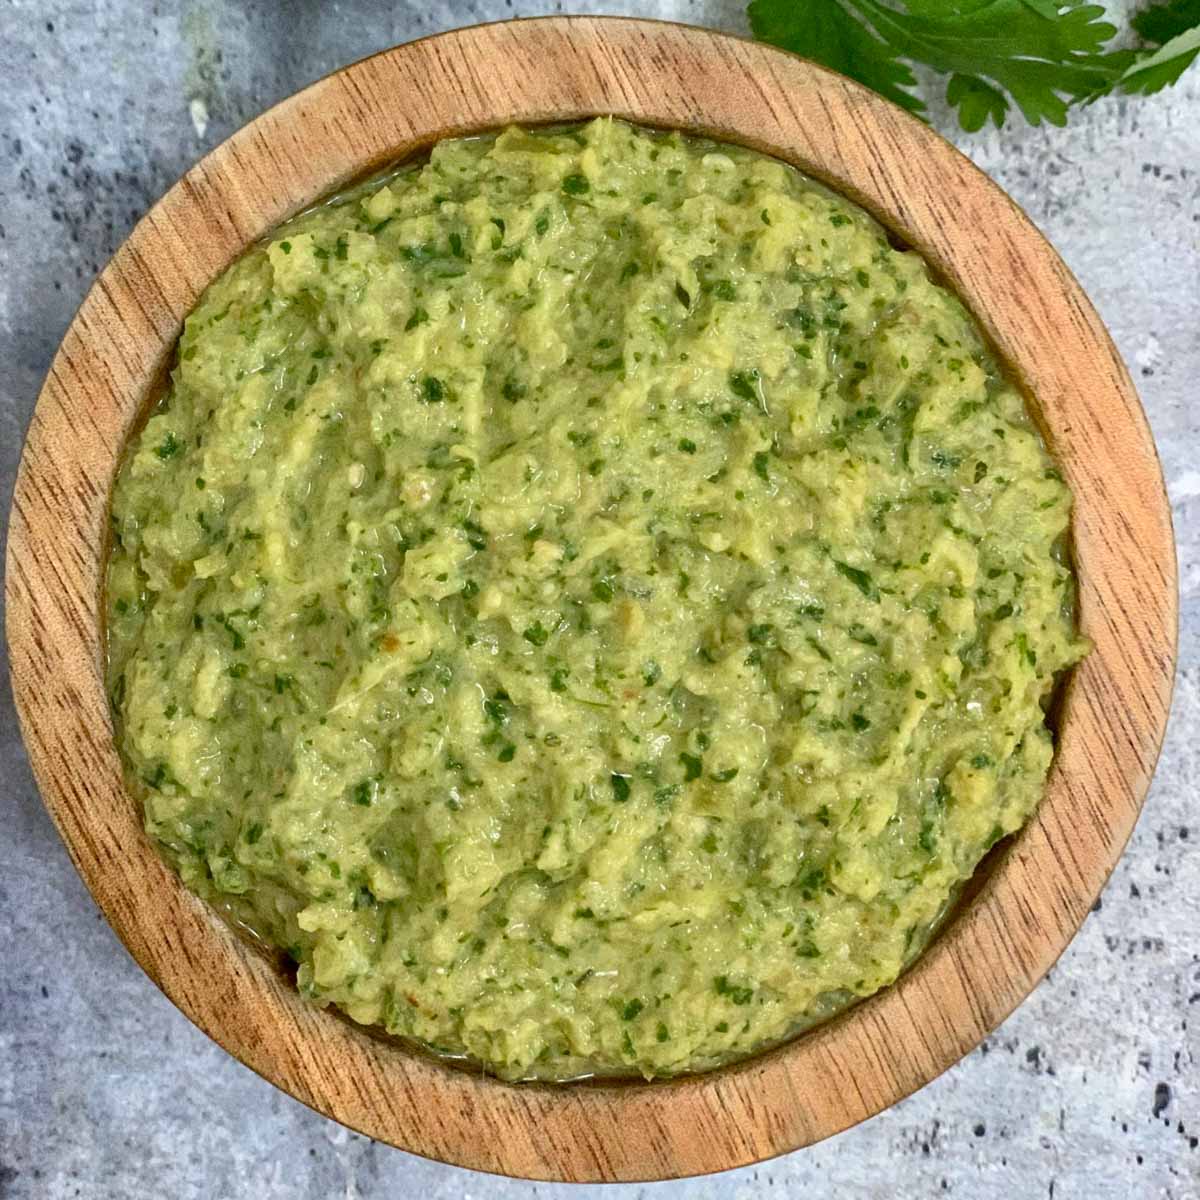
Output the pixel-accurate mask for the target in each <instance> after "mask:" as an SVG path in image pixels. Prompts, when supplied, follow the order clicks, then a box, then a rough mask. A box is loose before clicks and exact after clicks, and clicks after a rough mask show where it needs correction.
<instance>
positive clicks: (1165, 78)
mask: <svg viewBox="0 0 1200 1200" xmlns="http://www.w3.org/2000/svg"><path fill="white" fill-rule="evenodd" d="M1198 56H1200V28H1198V29H1190V30H1188V31H1187V32H1186V33H1181V34H1179V35H1178V36H1177V37H1173V38H1171V40H1170V41H1168V42H1167V43H1165V44H1164V45H1163V46H1161V47H1160V48H1159V49H1158V50H1156V51H1154V52H1153V53H1152V54H1149V55H1146V56H1144V57H1142V58H1139V59H1138V60H1137V61H1136V62H1135V63H1134V64H1133V65H1132V66H1131V67H1130V68H1129V69H1128V70H1127V71H1126V72H1125V74H1124V75H1122V76H1121V91H1123V92H1127V93H1129V94H1130V95H1135V96H1151V95H1153V94H1154V93H1155V92H1161V91H1162V89H1163V88H1165V87H1169V86H1170V85H1171V84H1173V83H1174V82H1175V81H1176V80H1177V79H1178V78H1179V77H1180V75H1182V74H1183V73H1184V71H1186V70H1187V69H1188V67H1190V66H1191V65H1192V63H1194V62H1195V61H1196V58H1197V57H1198Z"/></svg>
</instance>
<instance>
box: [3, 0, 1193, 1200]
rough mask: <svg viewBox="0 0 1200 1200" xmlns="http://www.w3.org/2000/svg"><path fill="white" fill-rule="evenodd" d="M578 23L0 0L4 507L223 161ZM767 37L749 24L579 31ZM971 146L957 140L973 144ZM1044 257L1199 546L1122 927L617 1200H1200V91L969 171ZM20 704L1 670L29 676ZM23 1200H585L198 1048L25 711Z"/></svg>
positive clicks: (15, 820)
mask: <svg viewBox="0 0 1200 1200" xmlns="http://www.w3.org/2000/svg"><path fill="white" fill-rule="evenodd" d="M563 7H564V5H561V4H559V5H555V4H551V3H540V2H539V3H527V2H525V0H507V3H504V2H500V0H494V2H490V3H483V2H479V3H465V2H458V3H453V2H451V0H440V2H435V3H419V2H415V3H410V2H400V0H353V2H352V0H343V2H342V3H331V2H328V0H325V2H322V0H260V2H256V0H243V2H240V3H239V2H238V0H203V2H193V3H179V4H171V3H167V2H165V0H164V2H163V3H159V4H150V3H149V2H148V0H88V2H86V3H85V2H84V0H41V2H35V0H24V2H22V0H0V80H2V81H3V84H4V86H3V87H0V488H2V493H3V498H4V504H3V508H4V511H5V513H7V505H8V497H9V494H10V491H11V488H12V480H13V475H14V472H15V470H16V465H17V460H18V456H19V453H20V446H21V439H22V437H23V435H24V430H25V427H26V424H27V423H28V420H29V415H30V413H31V411H32V409H33V402H34V397H35V395H36V393H37V390H38V388H39V386H40V384H41V380H42V377H43V375H44V373H45V371H46V368H47V366H48V365H49V362H50V358H51V355H52V354H53V352H54V349H55V346H56V345H57V343H58V340H59V338H60V337H61V335H62V333H63V330H64V329H65V328H66V325H67V323H68V321H69V320H70V318H71V315H72V313H73V312H74V310H75V308H76V306H77V304H78V303H79V301H80V299H81V297H82V296H83V294H84V292H85V291H86V289H87V287H88V285H89V284H90V282H91V280H92V278H93V277H94V276H95V274H96V272H97V271H98V270H99V269H100V267H101V266H102V265H103V264H104V262H105V260H106V259H107V258H108V256H109V255H110V254H111V253H112V251H113V250H114V249H115V248H116V247H117V245H118V244H119V243H120V242H121V240H122V239H123V238H124V237H125V235H126V234H127V232H128V231H129V229H130V227H131V226H132V225H133V223H134V222H135V221H136V220H137V219H138V218H139V217H140V216H141V215H142V213H143V212H145V210H146V209H147V207H148V206H149V205H150V204H151V203H152V202H153V201H154V200H155V199H157V197H158V196H159V195H160V194H161V193H162V192H163V191H164V190H165V189H166V188H167V187H168V186H169V184H170V183H171V182H172V181H173V180H174V179H175V178H176V177H177V176H178V175H179V174H181V173H182V172H183V171H184V170H185V169H186V168H187V167H188V166H189V165H190V164H191V163H192V162H193V161H194V160H195V159H196V158H197V157H198V156H199V155H200V154H201V153H203V152H204V151H205V150H207V149H209V148H210V147H211V146H213V145H215V144H216V143H217V142H219V141H220V140H221V139H223V138H225V137H226V136H228V134H229V133H230V132H232V131H233V130H234V129H235V128H236V127H237V126H239V125H241V124H242V123H243V122H244V121H246V120H248V119H249V118H250V117H252V116H254V115H255V114H256V113H258V112H259V111H261V110H262V109H263V108H265V107H267V106H268V105H270V104H271V103H273V102H274V101H275V100H277V99H280V98H281V97H283V96H285V95H287V94H288V93H290V92H292V91H294V90H296V89H297V88H299V87H301V86H303V85H304V84H305V83H308V82H309V81H311V80H313V79H315V78H317V77H318V76H320V75H322V74H324V73H325V72H327V71H330V70H332V69H333V68H335V67H337V66H340V65H342V64H343V63H346V62H349V61H351V60H352V59H355V58H359V57H361V56H362V55H364V54H368V53H370V52H371V51H374V50H377V49H380V48H383V47H385V46H389V45H392V44H394V43H397V42H403V41H406V40H409V39H411V38H413V37H417V36H420V35H422V34H426V33H431V32H434V31H436V30H439V29H445V28H450V27H453V26H456V25H465V24H470V23H473V22H476V21H482V20H491V19H495V18H499V17H506V16H514V15H532V14H535V13H541V12H549V11H557V10H561V9H562V8H563ZM565 7H567V8H568V10H570V11H575V12H584V11H609V12H613V11H621V12H629V13H637V14H640V15H645V16H658V17H666V18H675V19H680V20H685V21H690V22H693V23H696V24H707V25H713V26H717V27H720V28H726V29H731V30H734V31H742V30H744V16H743V7H742V5H741V4H740V3H738V2H737V0H697V2H695V3H689V2H688V0H674V2H672V0H653V2H647V3H643V4H622V3H609V4H600V5H597V4H592V3H571V4H568V5H566V6H565ZM939 124H940V126H941V127H942V129H943V131H945V132H948V133H950V132H952V130H951V126H950V124H949V123H948V122H946V121H945V120H942V121H940V122H939ZM956 140H957V141H958V142H959V144H960V145H961V146H962V147H963V149H964V150H966V152H967V153H968V154H970V155H971V156H972V157H973V158H974V159H975V160H976V161H977V162H978V163H979V164H980V165H981V166H982V167H983V168H984V169H986V170H987V171H989V172H990V173H991V174H992V175H993V176H994V177H995V178H996V179H998V180H999V182H1000V183H1001V184H1002V185H1003V186H1004V187H1006V188H1007V189H1008V190H1009V191H1010V192H1011V193H1012V194H1013V195H1014V196H1015V197H1016V199H1017V200H1018V201H1019V202H1020V203H1021V204H1022V205H1024V207H1025V208H1026V209H1027V210H1028V212H1029V213H1030V214H1031V216H1032V217H1033V219H1034V220H1035V221H1036V222H1037V223H1038V224H1039V225H1040V226H1041V227H1042V229H1044V230H1045V231H1046V233H1047V234H1048V235H1049V237H1050V239H1051V240H1052V241H1053V242H1054V243H1055V245H1056V246H1057V247H1058V248H1059V250H1060V251H1061V252H1062V254H1063V255H1064V257H1065V258H1066V260H1067V262H1068V263H1069V264H1070V266H1071V267H1072V268H1073V269H1074V271H1075V272H1076V274H1077V275H1078V276H1079V278H1080V280H1081V281H1082V283H1083V285H1084V287H1085V288H1086V289H1087V290H1088V292H1089V293H1090V294H1091V296H1092V298H1093V300H1094V301H1095V303H1096V305H1097V307H1098V308H1099V310H1100V312H1101V314H1102V316H1103V317H1104V318H1105V320H1106V321H1107V322H1108V325H1109V328H1110V329H1111V330H1112V333H1113V335H1114V336H1115V338H1116V341H1117V343H1118V345H1119V346H1120V349H1121V351H1122V352H1123V354H1124V355H1125V358H1126V361H1127V362H1128V363H1129V366H1130V369H1131V370H1132V372H1133V375H1134V378H1135V380H1136V381H1137V383H1138V386H1139V387H1140V389H1141V393H1142V397H1143V400H1144V402H1145V405H1146V408H1147V410H1148V412H1149V416H1150V421H1151V424H1152V425H1153V427H1154V432H1155V434H1156V436H1157V438H1158V445H1159V448H1160V450H1161V453H1162V458H1163V466H1164V469H1165V472H1166V478H1167V483H1168V487H1169V489H1170V493H1171V498H1172V502H1173V505H1174V511H1175V520H1176V530H1177V534H1178V537H1179V557H1180V584H1181V601H1182V622H1181V628H1180V635H1181V637H1180V650H1181V654H1180V674H1179V679H1178V686H1177V692H1176V700H1175V708H1174V713H1173V717H1172V721H1171V728H1170V732H1169V735H1168V738H1167V744H1166V748H1165V750H1164V752H1163V757H1162V761H1161V765H1160V767H1159V770H1158V774H1157V776H1156V779H1155V782H1154V786H1153V788H1152V790H1151V793H1150V797H1149V799H1148V801H1147V803H1146V808H1145V812H1144V814H1143V816H1142V819H1141V822H1140V823H1139V825H1138V827H1137V830H1136V832H1135V833H1134V835H1133V840H1132V842H1131V843H1130V846H1129V849H1128V851H1127V853H1126V855H1125V857H1124V859H1123V860H1122V862H1121V864H1120V866H1119V867H1118V868H1117V870H1116V872H1115V874H1114V875H1113V878H1112V880H1111V881H1110V883H1109V886H1108V888H1107V890H1106V891H1105V893H1104V896H1103V901H1102V904H1101V905H1098V906H1097V909H1096V910H1095V911H1094V912H1093V914H1092V915H1091V916H1090V917H1089V918H1088V920H1087V922H1086V923H1085V925H1084V927H1083V929H1082V931H1081V932H1080V934H1079V936H1078V937H1077V938H1076V939H1075V941H1074V943H1073V944H1072V946H1071V947H1070V949H1069V950H1068V951H1067V952H1066V954H1065V955H1064V956H1063V958H1062V959H1061V961H1060V962H1059V964H1058V965H1057V966H1056V967H1055V969H1054V970H1053V972H1052V973H1051V974H1050V975H1049V976H1048V977H1047V979H1046V980H1045V982H1044V983H1043V984H1042V985H1041V986H1040V987H1039V988H1038V989H1037V991H1036V992H1035V993H1034V994H1033V995H1032V996H1031V997H1030V999H1029V1000H1027V1001H1026V1003H1025V1004H1024V1005H1022V1006H1021V1008H1020V1009H1019V1010H1018V1012H1017V1013H1016V1014H1015V1015H1014V1016H1013V1017H1012V1018H1011V1019H1010V1020H1009V1021H1008V1022H1006V1023H1005V1024H1004V1025H1003V1026H1002V1027H1001V1028H1000V1029H999V1030H998V1031H997V1032H996V1034H995V1035H994V1036H993V1037H991V1038H990V1039H988V1041H987V1042H985V1043H984V1044H983V1045H982V1046H981V1047H980V1048H979V1049H978V1050H977V1051H975V1052H974V1053H973V1054H971V1055H970V1056H969V1057H968V1058H966V1059H965V1060H964V1061H963V1062H962V1063H961V1064H959V1065H958V1066H957V1067H955V1068H953V1069H952V1070H950V1071H948V1072H947V1073H946V1074H945V1075H944V1076H942V1078H940V1079H938V1080H937V1081H935V1082H934V1083H932V1084H930V1085H929V1086H928V1087H927V1088H925V1089H924V1090H923V1091H921V1092H919V1093H918V1094H917V1095H915V1096H913V1097H911V1098H910V1099H909V1100H907V1101H905V1102H904V1103H902V1104H900V1105H897V1106H896V1107H895V1108H893V1109H891V1110H890V1111H888V1112H886V1113H884V1114H882V1115H881V1116H879V1117H876V1118H875V1119H874V1120H872V1121H869V1122H867V1123H866V1124H865V1125H862V1126H860V1127H859V1128H857V1129H854V1130H851V1131H850V1132H848V1133H845V1134H843V1135H841V1136H840V1137H837V1138H834V1139H832V1140H830V1141H828V1142H825V1143H824V1144H822V1145H820V1146H818V1147H815V1148H813V1149H811V1150H807V1151H800V1152H798V1153H796V1154H792V1155H788V1156H786V1157H783V1158H780V1159H777V1160H775V1161H774V1162H770V1163H767V1164H764V1165H762V1166H759V1167H756V1168H747V1169H744V1170H740V1171H733V1172H730V1173H727V1174H725V1175H720V1176H711V1177H708V1178H706V1179H701V1180H695V1181H690V1182H684V1183H676V1184H657V1185H652V1186H646V1187H615V1188H610V1189H606V1190H605V1191H604V1193H603V1194H604V1197H605V1200H627V1198H630V1197H634V1196H641V1195H643V1194H645V1195H651V1194H653V1195H654V1196H655V1197H657V1198H659V1200H684V1198H685V1197H687V1198H688V1200H699V1198H700V1197H711V1198H714V1200H715V1198H728V1200H733V1198H734V1197H750V1196H757V1195H759V1194H766V1193H769V1192H775V1193H778V1194H782V1195H797V1196H800V1195H809V1194H813V1193H814V1192H819V1193H820V1194H821V1195H828V1196H832V1197H835V1198H848V1200H860V1198H861V1200H867V1198H878V1200H908V1198H918V1197H920V1198H925V1197H932V1196H943V1195H945V1196H959V1197H969V1198H972V1200H974V1198H982V1200H987V1198H990V1197H1004V1198H1005V1200H1010V1198H1011V1200H1025V1198H1027V1197H1049V1198H1051V1200H1067V1198H1074V1197H1080V1198H1081V1200H1142V1198H1151V1197H1162V1198H1164V1200H1166V1198H1171V1200H1200V1070H1198V1068H1200V1062H1198V1061H1197V1060H1198V1059H1200V870H1198V849H1200V813H1198V811H1197V806H1196V802H1195V798H1194V796H1195V783H1196V780H1197V773H1198V772H1197V769H1198V767H1200V689H1198V678H1200V677H1198V669H1200V608H1198V602H1200V537H1198V534H1197V524H1193V522H1197V523H1200V418H1198V417H1197V411H1196V408H1195V406H1194V404H1193V403H1192V401H1193V398H1194V397H1195V394H1196V390H1197V380H1200V67H1194V68H1193V69H1192V71H1191V73H1190V75H1189V76H1188V77H1187V78H1186V80H1185V82H1184V83H1183V84H1182V85H1181V86H1179V87H1177V88H1176V89H1175V90H1174V91H1172V92H1169V93H1165V94H1163V95H1160V96H1158V97H1156V98H1154V99H1151V100H1137V101H1125V100H1107V101H1103V102H1101V103H1098V104H1096V105H1095V106H1094V107H1092V108H1090V109H1088V110H1087V111H1086V112H1083V113H1081V114H1079V115H1077V116H1076V118H1075V120H1074V121H1073V122H1072V125H1071V127H1070V128H1069V129H1067V130H1054V129H1030V128H1027V127H1025V126H1023V125H1022V124H1021V123H1020V122H1019V121H1016V122H1014V123H1013V125H1012V127H1011V128H1010V129H1008V130H1006V131H1004V132H1003V133H996V132H994V131H993V132H990V133H986V134H982V135H976V136H975V137H971V138H968V137H963V136H959V137H957V139H956ZM0 670H6V664H5V665H4V666H0ZM0 828H2V832H0V963H2V969H0V1198H3V1200H17V1198H20V1200H34V1198H37V1200H41V1198H43V1197H50V1198H57V1197H73V1196H80V1197H103V1198H105V1200H126V1198H130V1200H133V1198H139V1200H140V1198H141V1197H180V1198H192V1197H196V1198H204V1200H209V1198H222V1200H224V1198H229V1200H234V1198H238V1200H242V1198H244V1200H270V1198H274V1197H280V1198H283V1197H286V1198H288V1200H330V1198H332V1197H337V1198H339V1200H342V1198H345V1200H352V1198H355V1197H371V1196H381V1197H382V1196H410V1195H422V1196H424V1197H426V1198H427V1200H441V1198H449V1197H462V1198H464V1200H466V1198H467V1197H470V1198H472V1200H479V1198H487V1197H495V1198H497V1200H499V1198H501V1197H504V1198H510V1197H511V1198H514V1200H516V1198H520V1200H529V1198H532V1197H534V1196H539V1197H565V1196H567V1195H568V1194H571V1195H582V1194H585V1193H587V1192H588V1191H591V1192H592V1193H594V1194H596V1195H599V1194H600V1189H571V1188H567V1187H553V1186H548V1185H534V1184H526V1183H520V1182H513V1181H509V1180H502V1179H497V1178H494V1177H491V1176H485V1175H477V1174H473V1173H471V1172H468V1171H463V1170H460V1169H458V1168H454V1167H445V1166H440V1165H437V1164H434V1163H429V1162H426V1161H423V1160H421V1159H418V1158H415V1157H413V1156H411V1155H407V1154H403V1153H401V1152H399V1151H396V1150H392V1149H389V1148H388V1147H386V1146H381V1145H377V1144H375V1143H373V1142H371V1141H370V1140H369V1139H367V1138H364V1137H360V1136H358V1135H356V1134H352V1133H349V1132H348V1131H347V1130H345V1129H343V1128H341V1127H339V1126H337V1125H335V1124H333V1123H332V1122H329V1121H326V1120H325V1119H324V1118H322V1117H319V1116H317V1115H315V1114H314V1113H312V1112H310V1111H309V1110H308V1109H306V1108H304V1107H303V1106H302V1105H300V1104H298V1103H296V1102H295V1101H293V1100H291V1099H289V1098H288V1097H287V1096H285V1095H283V1094H282V1093H280V1092H278V1091H276V1090H275V1089H274V1088H273V1087H271V1086H270V1085H269V1084H267V1083H264V1082H263V1081H262V1080H260V1079H258V1078H257V1077H256V1076H254V1075H253V1074H251V1072H250V1071H248V1070H246V1069H245V1068H244V1067H242V1066H240V1065H239V1064H238V1063H236V1062H235V1061H234V1060H233V1059H231V1058H229V1057H228V1056H227V1055H225V1053H224V1052H223V1051H221V1050H219V1049H218V1048H217V1047H216V1046H215V1045H214V1044H213V1043H211V1042H210V1041H209V1040H208V1039H207V1038H206V1037H205V1036H204V1035H203V1034H201V1033H200V1032H198V1031H197V1030H196V1029H194V1028H193V1027H192V1026H191V1025H190V1024H189V1023H188V1022H187V1021H186V1020H185V1019H184V1017H183V1016H182V1015H180V1013H178V1012H177V1011H176V1010H175V1009H174V1008H173V1007H172V1006H171V1004H170V1003H169V1002H168V1001H167V1000H166V999H165V998H164V997H163V996H162V995H161V994H160V993H159V992H158V991H157V990H156V989H155V988H154V986H153V985H152V984H151V983H150V981H149V980H148V979H147V978H146V977H145V976H144V975H143V974H142V973H141V971H140V970H139V969H138V967H137V966H136V965H135V964H134V963H133V961H132V960H131V959H130V958H129V956H128V955H127V954H126V953H125V951H124V950H123V949H122V948H121V946H120V944H119V943H118V942H117V940H116V938H115V937H114V935H113V934H112V932H111V931H110V929H109V928H108V926H107V925H106V924H105V922H104V920H103V919H102V918H101V916H100V914H99V912H98V911H97V909H96V907H95V905H94V904H93V903H92V901H91V899H90V897H89V896H88V893H87V892H86V890H85V889H84V887H83V885H82V883H81V882H80V881H79V879H78V878H77V877H76V875H75V872H74V870H73V869H72V867H71V865H70V863H69V862H68V860H67V856H66V853H65V851H64V849H63V847H62V844H61V843H60V842H59V840H58V837H57V835H56V834H55V832H54V829H53V828H52V826H51V824H50V821H49V818H48V817H47V816H46V813H45V811H44V810H43V808H42V805H41V802H40V801H39V799H38V796H37V792H36V790H35V788H34V786H33V781H32V779H31V777H30V774H29V768H28V766H27V764H26V761H25V756H24V752H23V750H22V748H21V743H20V738H19V735H18V732H17V726H16V720H15V717H14V714H13V710H12V703H11V700H10V697H9V692H8V688H7V685H5V686H4V688H3V691H2V693H0Z"/></svg>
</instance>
